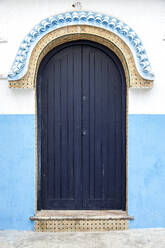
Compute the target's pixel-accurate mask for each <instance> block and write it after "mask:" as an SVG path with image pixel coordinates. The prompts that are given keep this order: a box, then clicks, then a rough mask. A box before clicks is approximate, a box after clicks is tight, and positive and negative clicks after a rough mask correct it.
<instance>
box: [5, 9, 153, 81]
mask: <svg viewBox="0 0 165 248" xmlns="http://www.w3.org/2000/svg"><path fill="white" fill-rule="evenodd" d="M75 24H76V25H88V26H89V25H90V26H94V27H101V28H102V29H104V30H108V31H111V32H112V33H114V34H116V35H117V36H118V37H119V38H121V40H123V41H124V42H125V43H126V44H127V46H128V47H129V48H130V50H131V52H132V54H133V57H134V61H135V65H136V68H137V70H138V72H139V74H140V75H141V77H142V78H144V79H147V80H153V79H154V74H153V73H152V69H151V66H150V62H149V60H148V57H147V54H146V50H145V48H144V46H143V44H142V41H141V40H140V38H139V37H138V35H137V34H136V32H135V31H134V30H133V29H132V28H131V27H129V26H128V25H127V24H125V23H124V22H122V21H121V20H119V19H118V18H115V17H113V16H106V15H104V14H99V13H95V12H89V11H75V12H67V13H62V14H59V15H56V16H51V17H48V18H46V19H44V20H42V21H41V22H40V23H39V24H38V25H36V26H35V27H34V28H33V29H32V30H31V31H30V32H29V33H28V34H27V36H26V37H25V38H24V40H23V41H22V43H21V45H20V47H19V49H18V52H17V55H16V58H15V60H14V63H13V66H12V68H11V71H10V73H9V74H8V78H9V80H11V81H14V80H18V79H21V78H22V77H23V76H24V75H25V74H26V73H27V70H28V64H29V58H30V56H31V53H32V51H33V49H34V48H35V46H36V44H37V42H38V41H39V40H40V39H42V38H43V37H44V36H45V35H46V34H48V33H49V32H51V31H53V30H57V29H58V28H60V27H67V26H70V25H75Z"/></svg>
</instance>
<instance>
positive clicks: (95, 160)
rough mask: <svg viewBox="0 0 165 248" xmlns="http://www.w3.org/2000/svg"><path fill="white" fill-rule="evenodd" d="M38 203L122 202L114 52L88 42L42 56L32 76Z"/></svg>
mask: <svg viewBox="0 0 165 248" xmlns="http://www.w3.org/2000/svg"><path fill="white" fill-rule="evenodd" d="M37 110H38V161H39V179H40V180H39V183H38V189H39V192H38V208H39V209H68V210H69V209H73V210H75V209H82V210H83V209H91V210H92V209H95V210H97V209H125V198H126V197H125V195H126V189H125V188H126V155H125V154H126V152H125V150H126V145H125V144H126V83H125V77H124V71H123V68H122V65H121V63H120V61H119V59H118V58H117V57H116V55H115V54H114V53H113V52H111V51H110V50H109V49H107V48H105V47H103V46H101V45H98V44H96V43H93V42H89V41H77V42H72V43H66V44H64V45H61V46H59V47H57V48H55V49H53V50H52V51H51V52H50V53H48V55H46V57H45V58H44V59H43V61H42V63H41V65H40V68H39V73H38V80H37Z"/></svg>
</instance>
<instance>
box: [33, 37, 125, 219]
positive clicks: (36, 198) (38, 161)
mask: <svg viewBox="0 0 165 248" xmlns="http://www.w3.org/2000/svg"><path fill="white" fill-rule="evenodd" d="M61 38H62V39H60V44H64V43H68V41H70V40H71V41H72V39H74V40H75V41H77V40H82V39H85V40H88V41H93V42H95V43H98V44H103V45H104V46H105V47H107V48H108V49H109V50H111V49H110V47H111V42H107V40H105V39H102V37H97V38H96V37H95V36H93V35H88V36H87V39H86V36H85V35H81V36H73V35H71V36H70V35H68V39H67V40H66V37H65V36H64V37H61ZM104 43H105V44H106V45H105V44H104ZM60 44H59V43H57V44H56V45H53V47H52V48H51V49H49V51H50V50H52V49H53V48H55V47H57V46H59V45H60ZM108 44H109V45H110V47H109V46H108ZM112 51H113V50H112ZM113 52H114V51H113ZM47 53H48V52H47ZM47 53H45V55H46V54H47ZM115 54H116V53H115ZM116 56H117V57H118V58H119V56H118V55H117V54H116ZM43 57H44V56H43ZM43 57H42V59H43ZM119 60H120V62H121V64H122V66H123V64H124V65H126V64H125V63H124V62H123V60H122V61H121V58H119ZM124 61H125V59H124ZM40 62H41V61H40ZM39 65H40V63H39V64H38V68H37V73H36V83H37V75H38V69H39ZM123 70H124V73H125V81H126V109H125V114H126V133H125V135H126V146H125V147H126V151H125V153H126V163H125V166H126V170H125V172H126V175H125V180H126V188H125V192H126V195H125V209H126V210H125V212H126V214H128V88H129V71H128V67H125V66H123ZM36 89H37V88H36V87H35V158H36V159H35V160H36V173H35V191H36V193H35V195H36V197H35V213H36V215H37V213H38V212H39V211H40V210H38V194H39V192H38V188H39V187H38V186H39V185H38V184H39V183H40V182H39V176H40V174H41V165H40V166H39V164H40V162H41V161H40V159H39V156H38V145H39V143H38V121H37V119H38V117H37V90H36ZM64 211H66V210H64ZM86 211H88V210H86ZM112 211H113V210H112ZM119 211H120V210H119Z"/></svg>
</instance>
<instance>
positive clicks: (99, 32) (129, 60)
mask: <svg viewBox="0 0 165 248" xmlns="http://www.w3.org/2000/svg"><path fill="white" fill-rule="evenodd" d="M79 39H86V40H91V41H95V42H98V43H101V44H103V45H105V46H106V47H108V48H109V49H111V50H112V51H113V52H114V53H115V54H116V55H117V56H118V57H119V59H120V60H121V62H122V65H123V68H124V71H125V75H126V82H127V86H128V87H131V88H151V87H152V85H153V80H146V79H144V78H143V77H142V76H141V75H140V74H139V72H138V70H137V68H136V65H135V61H134V56H133V54H132V52H131V50H130V48H129V47H128V46H127V44H126V43H125V42H124V41H123V40H122V39H121V38H120V37H119V36H118V35H116V34H115V33H113V32H110V31H108V30H105V29H103V28H100V27H94V26H88V25H74V26H66V27H61V28H58V29H56V30H53V31H51V32H49V33H47V34H46V35H44V36H43V37H42V38H41V39H40V40H39V41H38V43H37V44H36V46H35V48H34V49H33V51H32V53H31V56H30V59H29V64H28V70H27V73H26V74H25V75H24V76H23V77H22V78H21V79H18V80H15V81H10V80H9V87H10V88H34V87H35V85H36V77H37V72H38V67H39V64H40V62H41V60H42V59H43V57H44V56H45V55H46V54H47V53H48V52H49V51H50V50H52V49H53V48H54V47H56V46H58V45H60V44H63V43H66V42H69V41H72V40H79Z"/></svg>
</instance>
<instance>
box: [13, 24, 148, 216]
mask: <svg viewBox="0 0 165 248" xmlns="http://www.w3.org/2000/svg"><path fill="white" fill-rule="evenodd" d="M80 39H81V40H83V39H84V40H90V41H94V42H97V43H100V44H102V45H104V46H106V47H108V48H109V49H111V50H112V51H114V52H115V54H116V55H117V56H118V57H119V59H120V60H121V62H122V65H123V68H124V72H125V77H126V86H127V87H126V213H128V88H129V87H130V73H129V68H130V69H131V65H132V64H131V63H133V62H134V60H133V57H131V56H130V54H129V53H127V52H130V51H129V48H128V47H127V46H126V45H125V44H124V42H122V41H121V43H120V38H117V37H115V35H114V34H111V33H110V32H109V31H105V30H104V31H103V30H102V29H100V28H95V27H91V26H86V25H85V26H77V25H76V26H69V27H63V28H59V29H58V30H56V33H54V32H52V33H50V34H49V35H48V37H44V39H43V40H42V41H41V42H40V43H39V44H38V46H37V48H36V50H35V51H33V56H32V57H31V60H30V61H31V63H32V64H33V66H31V68H30V70H28V73H27V74H26V75H25V80H28V82H29V83H30V82H31V83H34V87H35V85H36V79H37V73H38V68H39V65H40V62H41V60H42V59H43V58H44V56H45V55H46V54H47V53H48V52H49V51H50V50H52V49H53V48H54V47H56V46H58V45H61V44H63V43H66V42H69V41H73V40H80ZM112 40H113V42H112ZM118 43H119V44H120V49H122V51H121V50H120V49H119V47H117V45H118ZM125 49H126V50H125ZM38 53H39V56H37V54H38ZM123 53H125V55H127V56H126V57H124V55H123ZM35 55H36V56H35ZM126 59H128V64H127V62H126ZM34 63H36V64H35V66H34ZM29 66H30V65H29ZM136 73H138V72H136ZM131 75H133V71H132V72H131ZM137 75H138V74H137ZM26 77H27V78H26ZM30 79H32V81H30ZM135 80H136V78H135ZM22 83H23V82H22ZM135 83H136V81H135ZM143 83H146V82H143ZM19 84H20V82H19ZM17 87H18V86H17ZM36 103H37V99H36V94H35V104H36ZM35 116H36V118H35V126H36V128H35V130H36V132H35V133H36V139H35V140H36V143H35V146H36V149H35V150H36V153H35V155H36V204H35V206H36V214H37V212H38V210H37V193H38V189H37V187H38V185H37V182H38V153H37V140H38V139H37V104H36V105H35Z"/></svg>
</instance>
